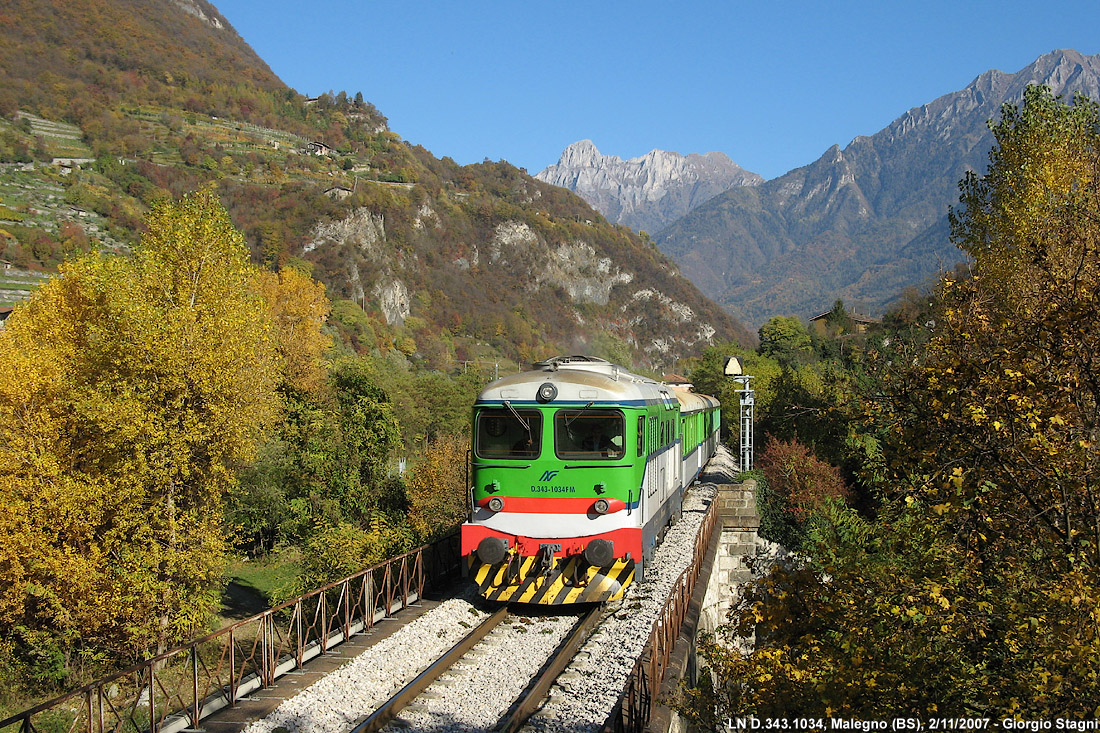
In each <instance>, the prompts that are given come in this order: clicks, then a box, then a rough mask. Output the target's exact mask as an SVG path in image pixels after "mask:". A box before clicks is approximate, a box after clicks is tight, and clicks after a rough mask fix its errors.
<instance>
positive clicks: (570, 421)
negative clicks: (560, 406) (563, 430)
mask: <svg viewBox="0 0 1100 733" xmlns="http://www.w3.org/2000/svg"><path fill="white" fill-rule="evenodd" d="M591 406H592V403H591V402H589V403H588V404H587V405H585V406H584V407H582V408H581V409H580V410H578V411H577V414H576V415H574V416H573V417H571V418H569V419H568V420H566V421H565V427H569V426H570V425H572V424H573V421H574V420H576V419H577V418H578V417H580V416H581V415H583V414H584V411H585V410H587V409H588V408H589V407H591Z"/></svg>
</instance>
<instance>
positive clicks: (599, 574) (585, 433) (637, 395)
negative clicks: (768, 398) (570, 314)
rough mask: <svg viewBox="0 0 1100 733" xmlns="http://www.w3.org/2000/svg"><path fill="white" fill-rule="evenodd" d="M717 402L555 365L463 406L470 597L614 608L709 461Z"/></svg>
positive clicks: (624, 375) (592, 367)
mask: <svg viewBox="0 0 1100 733" xmlns="http://www.w3.org/2000/svg"><path fill="white" fill-rule="evenodd" d="M719 424H720V415H719V405H718V401H717V400H715V399H714V398H712V397H707V396H704V395H699V394H695V393H693V392H690V391H688V390H687V389H686V388H673V387H671V386H669V385H666V384H662V383H660V382H656V381H654V380H652V379H648V378H646V377H641V376H638V375H636V374H631V373H630V372H628V371H626V370H625V369H623V368H622V367H619V366H616V365H614V364H611V363H610V362H607V361H604V360H602V359H595V358H591V357H584V356H568V357H557V358H555V359H550V360H548V361H545V362H540V363H538V364H536V365H535V369H534V370H533V371H530V372H524V373H521V374H516V375H513V376H509V377H504V378H503V379H499V380H497V381H495V382H493V383H492V384H490V385H489V386H488V387H486V388H485V389H484V390H483V391H482V392H481V395H480V396H479V397H478V400H477V402H476V403H475V405H474V414H473V446H472V451H471V484H472V486H471V497H470V498H471V511H470V520H469V521H468V522H466V523H465V524H463V525H462V553H463V556H464V557H466V558H467V560H468V563H469V569H470V571H471V572H472V574H473V577H474V579H475V581H476V582H477V583H478V586H479V590H480V592H481V594H482V595H483V596H485V597H486V598H489V599H492V600H500V601H516V602H524V603H540V604H565V603H581V602H591V601H604V600H610V599H614V598H618V597H620V596H621V595H622V593H623V589H624V588H625V587H626V586H627V585H628V584H629V583H630V582H631V581H632V580H633V579H634V577H635V575H637V576H638V577H639V578H641V577H644V574H645V567H646V563H647V562H648V561H649V560H650V558H651V556H652V552H653V549H654V547H655V545H656V544H657V540H658V538H659V536H660V535H661V534H662V533H663V531H664V529H665V527H666V526H667V525H668V524H669V522H670V521H672V519H673V518H675V517H677V516H679V513H680V505H681V502H682V499H683V492H684V489H685V488H686V487H687V486H689V485H690V484H691V482H692V481H694V480H695V479H696V478H697V477H698V475H699V473H700V472H701V470H702V468H703V466H704V465H706V462H707V461H708V460H709V459H710V457H711V456H712V455H713V453H714V450H715V448H716V447H717V443H718V427H719Z"/></svg>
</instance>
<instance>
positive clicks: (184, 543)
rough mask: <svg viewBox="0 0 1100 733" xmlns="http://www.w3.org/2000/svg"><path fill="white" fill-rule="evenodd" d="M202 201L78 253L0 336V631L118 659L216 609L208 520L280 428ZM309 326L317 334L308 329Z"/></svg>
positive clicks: (248, 313)
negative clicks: (118, 250)
mask: <svg viewBox="0 0 1100 733" xmlns="http://www.w3.org/2000/svg"><path fill="white" fill-rule="evenodd" d="M257 279H258V278H257V272H256V270H255V269H254V268H253V267H252V266H251V265H250V264H249V262H248V255H247V250H246V248H245V245H244V241H243V238H242V237H241V235H240V234H239V233H238V232H237V231H235V230H234V229H233V227H232V225H231V223H230V221H229V218H228V215H227V214H226V212H225V211H224V209H223V208H222V207H221V206H220V204H219V203H218V200H217V197H216V195H215V193H214V191H213V189H212V188H207V189H204V190H202V191H199V192H197V193H195V194H192V195H189V196H187V197H185V198H184V199H183V200H181V201H179V202H177V203H170V202H166V203H163V204H161V205H158V206H157V207H155V208H154V210H153V212H152V214H151V215H150V218H149V229H148V233H147V234H146V235H145V237H144V238H143V240H142V244H141V247H140V248H139V249H138V250H137V252H136V253H135V255H134V257H133V258H132V259H122V258H115V257H107V256H102V255H98V254H93V255H89V256H87V257H84V258H82V259H80V260H77V261H75V262H73V263H70V264H67V265H65V266H64V267H63V268H62V270H61V274H60V276H58V277H56V278H53V279H51V280H50V281H49V283H47V284H46V285H45V286H44V287H42V288H40V289H39V290H38V291H37V292H36V294H35V296H34V297H33V298H32V300H31V301H29V302H28V303H27V304H26V305H24V306H22V307H20V308H18V309H17V312H16V313H15V314H13V316H12V317H11V319H10V320H9V324H8V326H7V328H5V330H4V332H3V334H2V336H0V368H2V369H3V370H4V371H5V373H7V374H13V375H18V378H17V379H10V380H4V382H3V384H2V385H0V624H2V625H3V626H4V627H6V628H9V629H12V628H17V627H18V628H21V629H24V630H29V631H34V630H42V629H56V631H57V633H58V634H60V636H61V638H63V639H68V640H70V641H73V642H75V641H76V640H80V641H81V643H83V644H84V645H86V646H88V647H91V648H93V649H96V650H98V651H100V652H105V653H107V654H110V655H113V656H116V657H122V658H126V657H131V658H132V657H135V656H140V655H142V654H143V653H145V652H147V651H149V650H150V649H153V650H156V651H163V650H165V649H166V648H167V647H168V646H169V645H170V644H171V643H173V642H175V641H177V640H179V639H181V638H183V637H185V636H186V635H187V634H189V633H192V632H194V631H195V630H196V628H197V627H198V626H199V625H200V624H201V623H202V622H204V621H205V620H206V619H207V617H208V614H209V612H210V611H211V609H212V608H213V607H214V606H215V604H216V602H217V599H218V596H219V590H220V588H219V582H220V577H221V570H222V558H223V552H224V549H225V540H224V538H223V536H222V531H221V526H220V511H221V504H222V498H223V496H224V494H225V492H226V491H227V490H228V489H229V488H231V487H232V486H233V485H234V484H235V481H236V477H235V474H234V469H235V467H236V466H238V465H240V464H241V463H242V462H244V461H247V460H249V459H250V457H251V456H252V454H253V452H254V450H255V446H256V443H257V441H258V439H259V438H260V437H261V436H262V434H263V432H264V431H265V429H266V428H267V427H268V426H270V425H271V424H272V422H273V421H274V419H275V418H276V417H277V415H278V411H279V406H280V402H279V398H278V395H277V392H276V386H277V383H278V380H279V378H280V367H279V363H278V356H277V352H276V344H275V340H274V339H273V334H272V325H271V320H272V318H271V313H272V311H273V309H272V308H271V307H269V306H268V305H266V304H265V302H264V300H263V299H262V297H261V295H260V292H261V291H262V288H261V287H259V286H258V285H257ZM315 325H319V324H315Z"/></svg>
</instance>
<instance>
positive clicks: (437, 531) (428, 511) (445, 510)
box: [407, 436, 469, 541]
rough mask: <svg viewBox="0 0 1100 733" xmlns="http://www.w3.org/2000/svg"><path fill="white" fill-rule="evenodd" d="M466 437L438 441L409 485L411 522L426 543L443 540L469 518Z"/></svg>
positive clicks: (431, 445)
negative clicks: (443, 536)
mask: <svg viewBox="0 0 1100 733" xmlns="http://www.w3.org/2000/svg"><path fill="white" fill-rule="evenodd" d="M468 445H469V443H468V442H467V440H466V439H465V438H460V437H456V436H442V437H439V438H436V439H435V440H433V441H432V442H431V443H429V444H428V447H427V448H426V449H425V451H424V455H423V457H422V459H421V461H420V463H418V464H417V465H416V466H415V467H414V468H413V471H412V475H411V476H410V477H409V480H408V482H407V486H408V494H409V522H410V523H411V524H412V526H413V529H414V530H416V533H417V535H418V536H419V538H420V539H421V540H423V541H428V540H432V539H435V538H436V537H439V536H440V535H441V534H442V533H444V532H446V531H448V530H450V529H452V528H454V527H455V526H456V525H458V524H460V523H461V522H462V521H463V519H464V518H465V516H466V511H467V506H466V448H467V446H468Z"/></svg>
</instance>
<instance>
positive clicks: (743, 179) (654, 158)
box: [535, 140, 764, 232]
mask: <svg viewBox="0 0 1100 733" xmlns="http://www.w3.org/2000/svg"><path fill="white" fill-rule="evenodd" d="M535 177H536V178H538V179H539V180H542V181H546V182H547V183H550V184H553V185H555V186H561V187H563V188H568V189H569V190H570V191H573V192H574V193H576V194H578V195H579V196H580V197H581V198H583V199H584V200H585V201H587V202H588V203H590V204H592V206H594V207H595V208H596V209H598V210H599V211H600V212H601V213H602V214H603V215H604V216H606V217H607V218H608V219H609V220H610V221H612V222H614V223H616V224H625V225H626V226H628V227H630V228H631V229H634V230H635V231H641V230H645V231H647V232H657V231H659V230H661V229H663V228H664V227H666V226H668V224H670V223H671V222H673V221H675V220H677V219H679V218H680V217H682V216H683V215H684V214H686V213H688V212H689V211H691V210H692V209H694V208H696V207H697V206H699V205H700V204H702V203H704V202H705V201H708V200H710V199H711V198H713V197H715V196H717V195H718V194H720V193H722V192H723V191H728V190H729V189H730V188H732V187H734V186H755V185H757V184H759V183H762V182H763V180H764V179H763V178H762V177H760V176H759V175H757V174H756V173H752V172H750V171H747V170H745V169H744V168H742V167H741V166H739V165H737V164H736V163H734V162H733V161H732V160H730V159H729V158H728V157H727V156H726V155H725V154H723V153H707V154H706V155H698V154H696V153H692V154H691V155H687V156H684V155H680V154H679V153H671V152H668V151H666V150H653V151H650V152H649V153H647V154H646V155H643V156H642V157H640V158H631V159H630V160H623V159H622V158H619V157H618V156H615V155H603V154H602V153H600V151H599V150H597V149H596V146H595V145H594V144H593V143H592V141H591V140H581V141H580V142H576V143H573V144H572V145H570V146H569V147H567V148H566V149H565V150H564V151H563V152H562V154H561V158H560V159H559V160H558V162H557V164H556V165H552V166H549V167H548V168H546V169H544V170H542V171H540V172H539V173H537V174H536V175H535Z"/></svg>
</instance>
